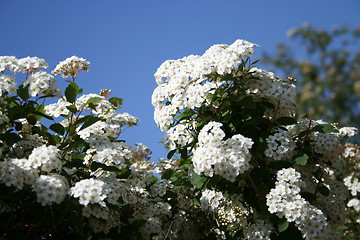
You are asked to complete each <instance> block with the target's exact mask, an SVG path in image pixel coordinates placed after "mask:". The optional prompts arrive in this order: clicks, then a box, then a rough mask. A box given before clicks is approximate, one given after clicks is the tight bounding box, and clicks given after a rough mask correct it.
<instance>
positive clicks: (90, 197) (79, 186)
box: [70, 178, 108, 206]
mask: <svg viewBox="0 0 360 240" xmlns="http://www.w3.org/2000/svg"><path fill="white" fill-rule="evenodd" d="M107 191H108V190H107V187H106V184H105V182H104V181H101V180H98V179H93V178H90V179H83V180H81V181H79V182H77V183H76V184H75V186H73V187H72V188H70V194H71V196H73V197H74V198H79V203H80V204H81V205H84V206H87V205H88V204H89V203H98V204H100V205H101V206H105V205H106V204H105V202H104V199H105V198H106V193H107Z"/></svg>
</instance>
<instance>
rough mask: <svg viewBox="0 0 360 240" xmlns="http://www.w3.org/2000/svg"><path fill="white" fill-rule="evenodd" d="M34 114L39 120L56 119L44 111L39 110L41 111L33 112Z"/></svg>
mask: <svg viewBox="0 0 360 240" xmlns="http://www.w3.org/2000/svg"><path fill="white" fill-rule="evenodd" d="M33 115H36V116H35V117H36V119H37V120H38V121H39V120H40V119H41V118H43V117H44V118H46V119H49V120H54V118H53V117H51V116H49V115H46V114H45V113H42V112H39V111H35V112H33Z"/></svg>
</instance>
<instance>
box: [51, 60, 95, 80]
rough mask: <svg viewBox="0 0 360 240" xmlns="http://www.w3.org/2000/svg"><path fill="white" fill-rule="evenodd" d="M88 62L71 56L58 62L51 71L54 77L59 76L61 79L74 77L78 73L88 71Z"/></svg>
mask: <svg viewBox="0 0 360 240" xmlns="http://www.w3.org/2000/svg"><path fill="white" fill-rule="evenodd" d="M89 68H90V62H88V61H86V60H85V59H84V58H79V57H77V56H72V57H69V58H67V59H65V60H64V61H62V62H60V63H59V64H58V65H57V66H56V67H55V69H54V70H53V71H52V73H53V74H55V75H60V76H61V77H63V78H68V77H73V78H74V77H76V76H77V75H78V74H79V72H80V71H86V72H87V71H89Z"/></svg>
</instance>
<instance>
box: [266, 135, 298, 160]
mask: <svg viewBox="0 0 360 240" xmlns="http://www.w3.org/2000/svg"><path fill="white" fill-rule="evenodd" d="M292 137H293V136H292V134H291V133H290V132H288V131H284V130H281V129H279V131H278V132H277V133H275V134H274V135H270V136H269V137H268V138H267V139H266V142H267V146H268V148H267V149H266V151H265V155H266V156H267V157H269V158H272V159H274V160H281V159H286V160H288V159H290V158H291V157H292V156H293V150H294V149H295V147H296V144H295V142H294V140H293V139H292Z"/></svg>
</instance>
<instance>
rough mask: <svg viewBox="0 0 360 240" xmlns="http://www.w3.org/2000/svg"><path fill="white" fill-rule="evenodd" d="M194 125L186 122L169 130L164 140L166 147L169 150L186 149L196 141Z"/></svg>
mask: <svg viewBox="0 0 360 240" xmlns="http://www.w3.org/2000/svg"><path fill="white" fill-rule="evenodd" d="M192 125H193V124H190V123H186V122H184V123H179V124H177V125H175V126H174V127H171V128H169V130H167V131H166V133H165V136H164V137H163V139H162V142H163V143H164V145H165V147H166V148H167V149H168V150H174V149H176V148H177V147H180V148H181V147H185V146H186V145H187V144H189V143H191V142H192V141H193V140H194V137H193V135H192V134H193V126H192Z"/></svg>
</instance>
